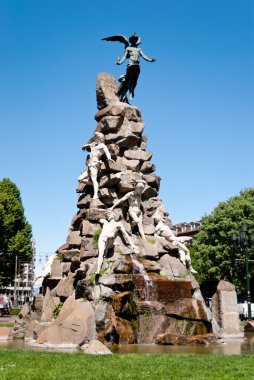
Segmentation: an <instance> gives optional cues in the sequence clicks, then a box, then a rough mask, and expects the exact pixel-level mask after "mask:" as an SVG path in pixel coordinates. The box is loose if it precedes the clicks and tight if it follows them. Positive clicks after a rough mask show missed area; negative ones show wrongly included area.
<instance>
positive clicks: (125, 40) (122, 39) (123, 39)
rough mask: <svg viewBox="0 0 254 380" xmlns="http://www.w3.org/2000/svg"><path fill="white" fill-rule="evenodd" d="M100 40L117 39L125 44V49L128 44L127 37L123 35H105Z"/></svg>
mask: <svg viewBox="0 0 254 380" xmlns="http://www.w3.org/2000/svg"><path fill="white" fill-rule="evenodd" d="M102 40H103V41H118V42H122V43H123V44H124V45H125V49H126V48H127V47H128V46H129V42H128V40H127V38H126V37H124V36H120V35H117V36H111V37H105V38H102Z"/></svg>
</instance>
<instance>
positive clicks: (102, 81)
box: [96, 73, 118, 109]
mask: <svg viewBox="0 0 254 380" xmlns="http://www.w3.org/2000/svg"><path fill="white" fill-rule="evenodd" d="M117 91H118V85H117V82H116V79H115V77H114V76H113V75H110V74H107V73H101V74H99V75H98V78H97V82H96V97H97V104H98V109H102V108H104V107H107V106H108V105H109V104H111V103H113V102H117V101H118V97H117V96H116V93H117Z"/></svg>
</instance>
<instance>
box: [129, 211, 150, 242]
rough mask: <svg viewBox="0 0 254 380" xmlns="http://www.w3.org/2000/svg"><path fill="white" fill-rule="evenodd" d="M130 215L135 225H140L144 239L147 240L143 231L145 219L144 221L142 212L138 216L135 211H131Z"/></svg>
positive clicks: (140, 231)
mask: <svg viewBox="0 0 254 380" xmlns="http://www.w3.org/2000/svg"><path fill="white" fill-rule="evenodd" d="M129 215H130V217H131V219H132V220H133V222H134V223H135V225H136V224H137V225H138V230H139V233H140V236H141V237H142V239H144V240H146V237H145V233H144V229H143V219H142V214H141V211H140V215H137V214H136V212H135V211H133V210H131V209H129Z"/></svg>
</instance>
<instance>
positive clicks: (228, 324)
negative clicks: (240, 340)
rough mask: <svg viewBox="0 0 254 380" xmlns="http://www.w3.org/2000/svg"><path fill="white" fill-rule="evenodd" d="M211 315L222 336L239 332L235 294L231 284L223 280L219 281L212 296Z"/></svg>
mask: <svg viewBox="0 0 254 380" xmlns="http://www.w3.org/2000/svg"><path fill="white" fill-rule="evenodd" d="M212 315H213V317H214V318H215V320H216V322H217V323H218V325H219V327H220V330H221V331H220V332H221V335H222V337H226V336H228V335H229V336H232V335H238V334H239V333H240V320H239V314H238V310H237V295H236V291H235V286H234V285H233V284H231V283H229V282H227V281H224V280H222V281H220V282H219V284H218V286H217V291H216V294H215V295H214V296H213V298H212Z"/></svg>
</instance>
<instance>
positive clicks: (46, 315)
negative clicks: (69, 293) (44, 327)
mask: <svg viewBox="0 0 254 380" xmlns="http://www.w3.org/2000/svg"><path fill="white" fill-rule="evenodd" d="M59 302H60V299H59V298H57V297H52V295H51V293H50V290H49V288H47V291H46V294H45V296H44V298H43V306H42V316H41V322H50V321H51V320H52V318H53V312H54V309H55V307H56V305H57V304H58V303H59Z"/></svg>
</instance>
